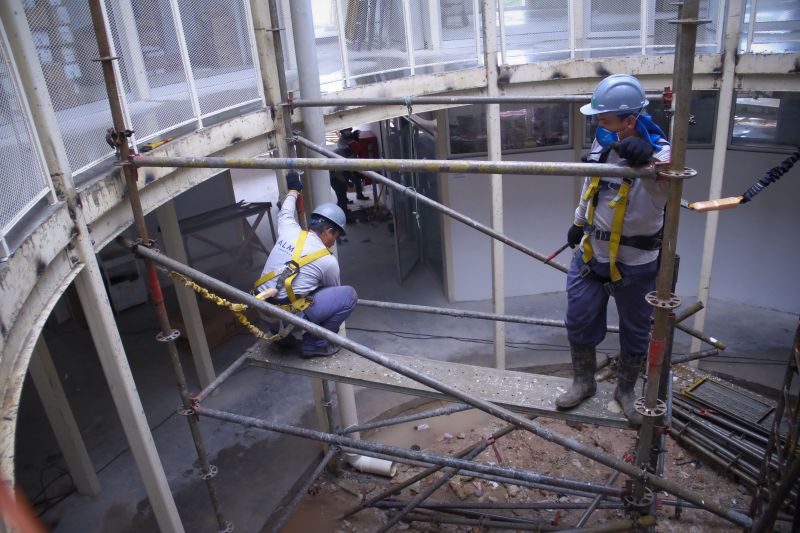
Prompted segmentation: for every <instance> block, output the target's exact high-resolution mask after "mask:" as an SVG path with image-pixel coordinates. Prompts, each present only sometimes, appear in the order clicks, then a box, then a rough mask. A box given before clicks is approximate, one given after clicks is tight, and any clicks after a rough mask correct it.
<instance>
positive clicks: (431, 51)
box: [416, 0, 482, 70]
mask: <svg viewBox="0 0 800 533" xmlns="http://www.w3.org/2000/svg"><path fill="white" fill-rule="evenodd" d="M420 3H421V4H427V2H422V1H421V0H420ZM438 4H439V5H438V8H439V13H438V14H439V17H438V20H434V18H433V17H432V16H431V17H424V19H425V23H426V24H427V28H426V41H427V42H426V44H427V50H426V51H425V52H420V53H417V55H416V57H417V64H418V65H426V64H433V63H437V62H438V63H441V62H448V63H451V65H452V67H448V66H447V65H445V66H443V70H450V69H453V68H458V67H461V66H464V67H466V66H474V65H475V64H477V63H478V62H479V61H480V54H479V52H478V48H477V46H478V45H481V44H482V39H481V38H480V37H479V36H478V35H477V31H478V28H479V27H480V26H476V17H477V19H478V20H477V23H478V24H480V13H476V11H475V2H474V1H473V0H439V2H438ZM431 15H432V14H431Z"/></svg>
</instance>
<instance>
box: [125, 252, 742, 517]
mask: <svg viewBox="0 0 800 533" xmlns="http://www.w3.org/2000/svg"><path fill="white" fill-rule="evenodd" d="M117 242H119V243H120V244H122V245H123V246H124V247H127V248H129V249H131V250H133V251H134V252H135V253H137V254H139V255H141V256H142V257H146V258H148V259H151V260H153V261H156V262H158V263H160V264H161V265H163V266H165V267H167V268H168V269H169V270H174V271H176V272H179V273H181V274H183V275H185V276H188V277H190V278H192V279H194V281H195V282H197V283H199V284H200V285H203V286H205V287H206V288H207V289H209V290H212V291H215V292H217V293H220V294H222V295H224V296H226V297H229V298H231V299H233V300H235V301H238V302H242V303H244V304H246V305H248V306H250V307H253V308H255V309H256V310H258V311H261V312H263V313H265V314H267V315H268V316H271V317H274V318H276V319H279V320H282V321H284V322H287V323H289V324H293V325H294V326H296V327H299V328H301V329H304V330H305V331H307V332H309V333H311V334H312V335H316V336H318V337H321V338H323V339H325V340H327V341H329V342H331V343H333V344H336V345H338V346H341V347H343V348H346V349H347V350H350V351H351V352H353V353H355V354H357V355H360V356H361V357H364V358H365V359H367V360H369V361H372V362H373V363H376V364H378V365H381V366H383V367H386V368H389V369H391V370H394V371H395V372H397V373H398V374H400V375H402V376H405V377H407V378H409V379H412V380H414V381H416V382H418V383H421V384H423V385H427V386H428V387H430V388H432V389H433V390H436V391H438V392H441V393H443V394H445V395H446V396H449V397H451V398H454V399H457V400H460V401H462V402H463V403H466V404H469V405H472V406H473V407H475V408H477V409H480V410H481V411H483V412H485V413H488V414H491V415H494V416H496V417H497V418H500V419H501V420H504V421H506V422H508V423H509V424H513V425H515V426H518V427H520V428H523V429H525V430H527V431H530V432H531V433H533V434H535V435H538V436H539V437H541V438H543V439H545V440H548V441H550V442H554V443H556V444H558V445H560V446H563V447H564V448H566V449H568V450H572V451H575V452H577V453H579V454H581V455H583V456H584V457H587V458H589V459H592V460H593V461H596V462H598V463H600V464H603V465H605V466H608V467H609V468H613V469H614V470H619V471H621V472H622V473H623V474H625V475H627V476H629V477H631V478H632V479H635V480H638V481H640V482H642V483H644V484H647V485H652V486H654V487H656V488H657V489H659V490H664V491H666V492H669V493H671V494H674V495H676V496H679V497H681V498H683V499H685V500H688V501H690V502H693V503H697V504H698V505H700V506H701V507H703V508H704V509H706V510H708V511H710V512H712V513H714V514H716V515H717V516H719V517H721V518H724V519H725V520H728V521H730V522H733V523H735V524H737V525H740V526H742V527H750V525H751V524H752V520H751V519H750V517H748V516H744V515H742V514H741V513H737V512H735V511H733V510H731V509H730V508H727V507H723V506H721V505H718V504H716V503H714V502H711V501H707V500H706V499H705V498H703V497H702V496H700V495H698V494H695V493H694V492H692V491H690V490H688V489H686V487H684V486H683V485H681V484H679V483H675V482H672V481H670V480H666V479H662V478H659V477H658V476H656V475H653V474H652V473H650V472H647V471H645V470H643V469H640V468H638V467H636V466H635V465H632V464H630V463H627V462H624V461H621V460H619V459H617V458H616V457H613V456H611V455H609V454H607V453H605V452H602V451H600V450H597V449H596V448H594V447H593V446H587V445H585V444H582V443H580V442H578V441H577V440H575V439H572V438H570V437H566V436H564V435H561V434H559V433H556V432H554V431H552V430H550V429H549V428H546V427H544V426H541V425H539V424H537V423H536V422H534V421H532V420H529V419H526V418H525V417H522V416H520V415H518V414H516V413H514V412H512V411H510V410H508V409H506V408H504V407H501V406H499V405H497V404H494V403H492V402H490V401H487V400H484V399H483V398H478V397H474V396H472V395H471V394H468V393H465V392H464V391H462V390H460V389H458V388H456V387H453V386H452V385H449V384H447V383H444V382H442V381H440V380H438V379H435V378H432V377H431V376H428V375H427V374H425V373H423V372H420V371H419V370H416V369H414V368H411V367H409V366H407V365H405V364H403V363H400V362H398V361H396V360H394V359H392V358H391V357H388V356H386V355H385V354H382V353H380V352H378V351H376V350H373V349H372V348H369V347H367V346H364V345H363V344H359V343H357V342H355V341H353V340H352V339H348V338H347V337H343V336H341V335H338V334H336V333H333V332H332V331H329V330H327V329H325V328H323V327H321V326H319V325H318V324H314V323H313V322H309V321H308V320H305V319H303V318H300V317H298V316H297V315H294V314H292V313H290V312H288V311H284V310H283V309H281V308H280V307H277V306H274V305H272V304H269V303H267V302H263V301H261V300H259V299H258V298H256V297H255V296H252V295H251V294H248V293H246V292H244V291H242V290H239V289H237V288H236V287H233V286H231V285H228V284H226V283H223V282H221V281H219V280H217V279H215V278H213V277H211V276H209V275H207V274H203V273H202V272H200V271H198V270H195V269H193V268H191V267H188V266H186V265H184V264H182V263H181V262H179V261H175V260H174V259H171V258H169V257H166V256H164V255H162V254H160V253H158V252H156V251H154V250H151V249H149V248H147V247H145V246H141V245H138V244H136V243H133V242H131V241H129V240H128V239H125V238H124V237H120V238H118V239H117ZM237 416H238V415H237ZM252 420H254V421H256V422H258V420H257V419H252ZM258 423H260V422H258ZM326 438H337V439H338V438H342V437H339V436H336V435H331V436H328V437H326ZM333 443H334V444H338V442H333ZM347 445H348V446H349V444H347ZM445 466H458V465H451V464H447V465H445Z"/></svg>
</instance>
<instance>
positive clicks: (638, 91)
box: [581, 74, 650, 115]
mask: <svg viewBox="0 0 800 533" xmlns="http://www.w3.org/2000/svg"><path fill="white" fill-rule="evenodd" d="M649 103H650V102H648V101H647V98H645V95H644V87H642V84H641V83H639V80H637V79H636V78H634V77H633V76H631V75H630V74H613V75H611V76H609V77H607V78H605V79H604V80H603V81H601V82H600V83H599V84H598V85H597V88H595V90H594V93H592V101H591V102H590V103H588V104H586V105H584V106H581V113H583V114H584V115H599V114H601V113H615V112H625V111H630V112H635V111H639V110H640V109H642V108H644V107H645V106H646V105H647V104H649Z"/></svg>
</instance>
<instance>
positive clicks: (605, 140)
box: [594, 126, 619, 148]
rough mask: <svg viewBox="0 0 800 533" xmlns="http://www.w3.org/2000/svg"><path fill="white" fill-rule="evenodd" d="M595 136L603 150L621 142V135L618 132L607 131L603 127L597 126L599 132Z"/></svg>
mask: <svg viewBox="0 0 800 533" xmlns="http://www.w3.org/2000/svg"><path fill="white" fill-rule="evenodd" d="M594 135H595V137H596V138H597V142H599V143H600V146H602V147H603V148H608V147H609V146H611V145H612V144H614V143H615V142H617V141H619V133H617V132H616V131H611V130H607V129H605V128H604V127H602V126H597V131H596V132H595V134H594Z"/></svg>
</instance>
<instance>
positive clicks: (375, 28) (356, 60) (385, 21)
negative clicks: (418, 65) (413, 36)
mask: <svg viewBox="0 0 800 533" xmlns="http://www.w3.org/2000/svg"><path fill="white" fill-rule="evenodd" d="M342 1H344V2H345V6H344V27H345V38H346V40H347V55H348V64H349V69H350V73H351V75H352V76H364V75H366V74H378V73H381V72H387V71H397V70H398V69H405V68H408V66H409V62H408V51H407V50H408V49H407V47H406V34H405V30H404V28H405V25H404V22H403V2H402V1H401V0H397V1H391V0H342Z"/></svg>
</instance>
